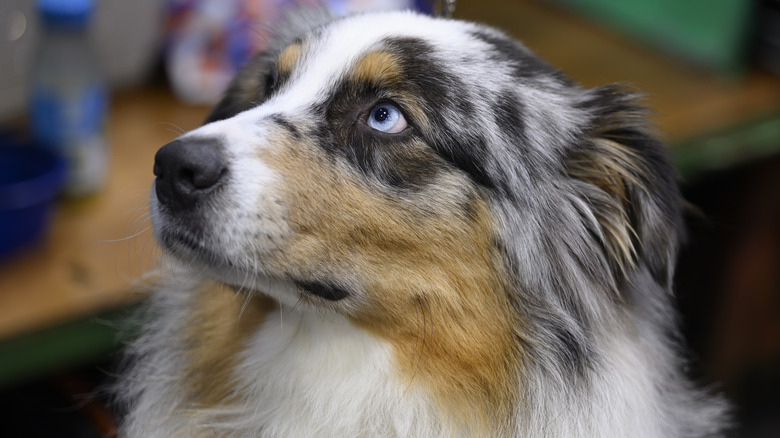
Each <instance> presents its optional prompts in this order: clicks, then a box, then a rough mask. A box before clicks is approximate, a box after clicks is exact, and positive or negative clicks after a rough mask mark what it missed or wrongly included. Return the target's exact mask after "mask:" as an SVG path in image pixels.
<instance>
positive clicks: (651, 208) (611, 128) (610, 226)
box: [566, 86, 682, 288]
mask: <svg viewBox="0 0 780 438" xmlns="http://www.w3.org/2000/svg"><path fill="white" fill-rule="evenodd" d="M636 100H637V96H636V95H634V94H632V93H627V92H624V91H622V90H621V89H620V87H617V86H607V87H601V88H596V89H593V90H587V91H585V92H584V94H583V95H582V96H581V100H580V101H579V102H580V107H581V109H583V110H585V111H587V112H588V113H589V114H590V115H591V120H590V123H589V125H588V127H587V129H586V131H585V133H584V138H583V140H582V141H581V142H579V143H578V144H577V145H576V146H575V147H574V148H573V149H572V150H571V151H570V153H569V154H568V157H567V161H566V166H567V167H566V168H567V171H568V174H569V176H570V177H571V178H573V179H574V181H575V182H576V184H575V186H576V187H577V189H576V190H577V192H578V195H579V196H580V199H581V200H582V201H583V203H584V204H585V205H587V206H588V211H587V212H586V213H585V214H587V215H588V216H589V217H588V218H587V220H586V222H587V223H589V224H590V225H591V226H592V227H594V228H596V229H592V230H591V231H593V233H594V234H595V235H596V236H598V240H599V241H600V243H601V245H602V247H603V249H604V251H605V253H606V257H607V258H608V260H609V261H610V264H611V265H612V268H613V272H615V274H617V275H625V274H626V272H627V271H628V270H630V269H634V268H637V267H642V266H644V267H646V268H647V269H648V270H649V272H650V273H651V274H652V275H653V277H654V278H655V280H656V281H657V282H658V283H659V284H660V285H662V286H663V287H664V288H668V287H670V286H671V281H672V275H673V273H674V264H675V258H676V253H677V247H678V244H679V242H678V241H679V240H680V237H681V236H680V233H681V230H682V226H681V223H682V219H681V197H680V193H679V189H678V187H677V183H676V172H675V171H674V168H673V167H672V165H671V163H670V160H669V158H668V155H667V153H666V151H665V149H664V146H663V144H662V142H660V141H659V140H658V139H657V138H656V137H655V136H654V135H653V134H652V132H651V131H650V130H649V128H648V121H647V111H646V110H644V109H643V108H642V107H640V106H639V105H637V104H636Z"/></svg>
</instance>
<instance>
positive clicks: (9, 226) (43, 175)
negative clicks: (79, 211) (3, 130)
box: [0, 142, 67, 258]
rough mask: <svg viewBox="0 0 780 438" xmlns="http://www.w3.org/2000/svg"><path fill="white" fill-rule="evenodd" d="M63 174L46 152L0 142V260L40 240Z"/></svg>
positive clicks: (63, 166)
mask: <svg viewBox="0 0 780 438" xmlns="http://www.w3.org/2000/svg"><path fill="white" fill-rule="evenodd" d="M66 171H67V167H66V163H65V160H64V159H63V158H62V157H59V156H57V155H55V154H54V153H53V152H51V151H49V150H46V149H40V148H37V147H34V146H21V145H16V144H8V143H6V142H2V143H0V258H2V257H4V256H7V255H9V254H11V253H12V252H14V251H16V250H17V249H20V248H21V247H24V246H26V245H28V244H32V243H34V242H36V241H38V240H40V239H41V238H42V237H43V235H44V234H45V231H46V229H47V228H48V224H49V218H50V216H51V210H52V206H53V205H54V199H55V198H56V196H57V195H58V194H59V193H60V191H61V190H62V188H63V185H64V183H65V177H66Z"/></svg>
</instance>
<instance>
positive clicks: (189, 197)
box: [154, 138, 227, 211]
mask: <svg viewBox="0 0 780 438" xmlns="http://www.w3.org/2000/svg"><path fill="white" fill-rule="evenodd" d="M226 174H227V167H226V166H225V163H224V160H223V159H222V157H221V153H220V146H219V141H218V140H214V139H203V138H193V139H186V138H182V139H177V140H174V141H172V142H170V143H168V144H167V145H165V146H163V147H162V148H160V150H159V151H157V154H156V155H155V157H154V175H155V176H156V177H157V179H156V180H155V184H154V188H155V192H156V194H157V199H158V201H159V202H160V203H161V204H162V205H164V206H165V207H166V208H168V209H171V210H174V211H176V210H192V209H194V208H195V207H197V206H198V205H199V204H201V203H202V202H203V201H204V200H205V199H206V198H207V197H208V196H209V195H210V194H211V193H213V192H214V191H215V190H217V189H218V188H219V187H220V186H221V185H223V183H224V181H225V179H226V178H225V175H226Z"/></svg>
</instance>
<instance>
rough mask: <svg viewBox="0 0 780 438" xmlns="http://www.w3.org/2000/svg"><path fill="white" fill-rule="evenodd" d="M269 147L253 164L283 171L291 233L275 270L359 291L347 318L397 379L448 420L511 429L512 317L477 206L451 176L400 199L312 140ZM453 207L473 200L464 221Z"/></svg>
mask: <svg viewBox="0 0 780 438" xmlns="http://www.w3.org/2000/svg"><path fill="white" fill-rule="evenodd" d="M272 149H273V152H267V153H264V155H263V157H262V159H263V160H264V161H265V162H266V163H268V164H269V165H270V166H271V167H273V168H274V169H275V170H276V171H277V172H278V173H279V175H283V178H284V182H283V184H282V187H283V193H282V195H281V197H282V199H284V200H285V203H286V207H287V211H288V214H289V221H290V224H291V227H292V228H293V232H294V237H292V238H291V240H290V241H289V242H288V246H286V247H285V248H284V251H283V254H280V258H279V259H278V260H277V262H278V263H279V265H280V266H282V267H283V268H284V269H286V270H288V272H295V273H296V275H307V274H309V275H318V276H320V277H321V276H323V275H325V276H332V278H334V279H337V281H338V280H343V281H345V282H347V283H349V284H358V285H359V286H360V288H361V289H362V290H364V291H365V296H357V297H351V298H347V300H350V299H354V301H353V302H351V303H349V304H344V306H345V307H348V308H347V309H346V310H345V313H346V314H347V316H348V317H349V318H350V319H351V320H352V321H353V323H354V324H356V325H357V326H359V327H362V328H364V329H365V330H368V331H369V332H371V333H373V334H374V335H376V336H377V337H379V338H382V339H384V340H386V341H387V342H389V343H390V344H392V345H393V347H394V348H395V352H396V357H397V358H398V365H399V371H400V376H399V377H400V381H401V383H402V384H405V383H409V384H410V385H421V386H423V387H424V388H425V389H426V390H427V391H428V392H429V393H430V394H433V395H434V397H435V398H436V399H437V400H438V401H439V403H440V404H441V406H442V408H443V409H444V410H445V411H446V412H449V413H450V414H451V415H450V417H451V418H452V419H454V420H453V421H454V422H459V423H462V424H460V426H463V425H464V424H466V425H468V426H469V427H471V428H472V430H481V429H486V428H488V425H492V424H505V425H506V424H508V423H510V422H511V420H510V418H511V417H512V411H513V406H514V404H515V402H516V397H517V395H516V394H517V390H518V384H519V383H518V379H519V376H518V370H519V361H520V352H519V351H518V350H517V348H518V347H517V345H515V342H514V338H513V332H514V329H515V327H516V324H517V321H515V317H514V316H513V315H512V312H511V311H510V304H509V302H508V298H507V295H506V290H507V285H506V283H505V280H504V279H505V278H506V277H505V274H504V272H503V268H502V264H501V261H500V256H499V253H498V249H497V248H496V247H495V245H494V244H493V240H492V236H493V230H494V228H495V226H494V224H493V220H492V217H491V214H490V212H489V210H488V207H487V205H486V204H485V202H484V201H483V200H482V199H481V198H480V197H479V196H478V195H477V194H476V193H475V192H472V193H471V195H472V196H470V197H469V196H467V194H468V190H473V189H465V190H464V189H458V190H460V191H457V190H455V189H449V188H448V184H452V185H454V184H456V182H455V181H456V180H457V179H458V178H461V177H459V176H456V175H455V174H447V176H445V177H441V178H443V179H442V180H440V181H438V182H436V183H434V182H433V181H432V183H433V184H432V185H431V186H430V187H429V188H428V189H426V190H429V192H428V193H425V194H422V193H420V194H414V195H410V196H411V197H412V198H413V199H409V198H404V197H398V196H394V195H391V194H383V193H382V192H381V191H380V189H379V188H376V187H372V186H370V185H369V184H368V183H366V182H364V181H363V179H362V178H361V176H360V175H359V174H358V173H357V171H356V170H354V169H352V168H351V167H350V166H348V165H342V164H339V162H338V160H333V159H332V158H330V157H327V156H325V153H324V152H322V151H321V150H319V149H318V148H317V146H316V145H302V144H301V143H300V142H298V143H296V144H294V145H293V144H289V145H284V146H282V147H275V148H272ZM446 179H449V182H448V181H445V180H446ZM461 183H462V181H461ZM462 185H463V184H461V186H462ZM448 198H449V199H454V200H447V199H448ZM467 198H468V199H467ZM456 201H462V202H471V203H472V204H473V205H472V206H471V215H468V216H467V215H464V214H462V212H461V211H460V210H461V209H462V204H461V206H460V207H459V206H458V203H457V202H456ZM431 210H433V211H434V212H435V213H431ZM486 430H487V429H486Z"/></svg>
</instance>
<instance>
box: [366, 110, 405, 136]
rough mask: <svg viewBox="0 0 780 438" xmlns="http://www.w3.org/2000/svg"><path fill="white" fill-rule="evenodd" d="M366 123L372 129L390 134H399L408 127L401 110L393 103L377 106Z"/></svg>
mask: <svg viewBox="0 0 780 438" xmlns="http://www.w3.org/2000/svg"><path fill="white" fill-rule="evenodd" d="M366 123H367V124H368V126H370V127H371V128H373V129H376V130H377V131H381V132H386V133H388V134H397V133H399V132H401V131H403V130H404V129H406V126H407V123H406V119H405V118H404V115H403V114H401V110H399V109H398V108H397V107H396V106H395V105H393V104H391V103H380V104H379V105H377V106H375V107H374V108H373V109H372V110H371V112H370V113H369V114H368V120H366Z"/></svg>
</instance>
